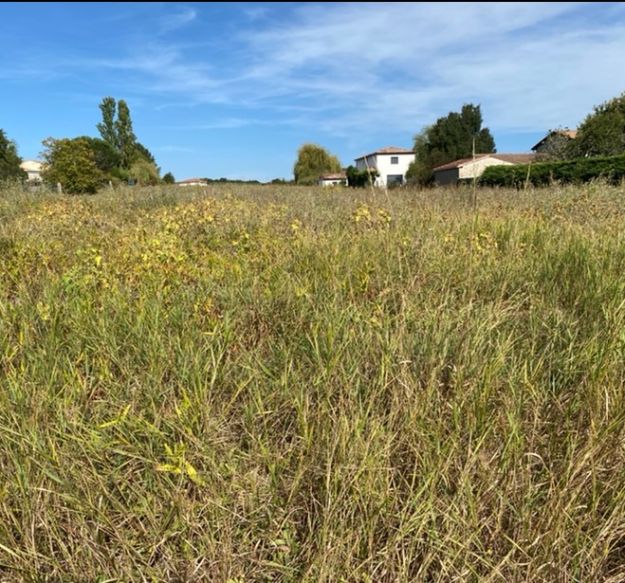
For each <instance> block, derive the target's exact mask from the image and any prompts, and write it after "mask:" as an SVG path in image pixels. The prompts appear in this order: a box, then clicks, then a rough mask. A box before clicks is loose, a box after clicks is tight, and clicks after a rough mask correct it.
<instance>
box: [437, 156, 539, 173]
mask: <svg viewBox="0 0 625 583" xmlns="http://www.w3.org/2000/svg"><path fill="white" fill-rule="evenodd" d="M535 157H536V156H535V154H476V155H475V160H476V161H477V160H481V159H482V158H496V159H497V160H502V161H503V162H510V163H511V164H529V163H530V162H532V161H533V160H534V158H535ZM471 162H473V157H471V158H460V159H459V160H454V161H453V162H447V164H442V165H441V166H437V167H436V168H434V170H433V172H439V171H442V170H453V169H454V168H462V167H463V166H466V165H467V164H470V163H471Z"/></svg>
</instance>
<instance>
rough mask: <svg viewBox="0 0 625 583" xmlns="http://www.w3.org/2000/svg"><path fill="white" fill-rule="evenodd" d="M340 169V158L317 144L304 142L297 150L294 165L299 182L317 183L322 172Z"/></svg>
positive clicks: (294, 173)
mask: <svg viewBox="0 0 625 583" xmlns="http://www.w3.org/2000/svg"><path fill="white" fill-rule="evenodd" d="M340 171H341V163H340V161H339V159H338V158H337V157H336V156H333V155H332V154H330V152H328V151H327V150H326V149H325V148H322V147H321V146H317V145H316V144H304V145H303V146H302V147H301V148H300V149H299V150H298V152H297V160H296V162H295V165H294V167H293V175H294V177H295V182H296V183H297V184H317V182H318V181H319V177H320V176H321V175H322V174H328V173H331V172H340Z"/></svg>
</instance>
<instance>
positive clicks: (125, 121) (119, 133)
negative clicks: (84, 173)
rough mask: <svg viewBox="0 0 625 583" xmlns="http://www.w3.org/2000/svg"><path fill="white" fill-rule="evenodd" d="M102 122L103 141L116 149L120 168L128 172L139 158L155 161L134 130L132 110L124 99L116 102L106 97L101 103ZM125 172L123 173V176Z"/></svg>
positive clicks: (99, 125)
mask: <svg viewBox="0 0 625 583" xmlns="http://www.w3.org/2000/svg"><path fill="white" fill-rule="evenodd" d="M100 111H101V112H102V121H101V122H100V123H99V124H97V128H98V131H99V132H100V136H102V140H103V141H104V142H106V143H107V144H109V145H110V146H111V147H112V148H114V149H115V151H116V152H117V155H118V157H119V163H118V167H119V169H120V170H122V171H127V170H129V169H130V167H131V166H132V164H133V162H135V161H136V160H137V159H139V158H144V159H147V160H148V161H149V162H153V163H155V161H154V156H152V154H151V152H150V151H149V150H148V149H147V148H146V147H145V146H143V145H142V144H139V143H138V142H137V138H136V136H135V133H134V131H133V129H132V118H131V117H130V108H129V107H128V104H127V103H126V101H124V100H123V99H120V100H119V101H115V98H114V97H105V98H104V99H102V102H101V103H100ZM123 173H124V172H122V174H123Z"/></svg>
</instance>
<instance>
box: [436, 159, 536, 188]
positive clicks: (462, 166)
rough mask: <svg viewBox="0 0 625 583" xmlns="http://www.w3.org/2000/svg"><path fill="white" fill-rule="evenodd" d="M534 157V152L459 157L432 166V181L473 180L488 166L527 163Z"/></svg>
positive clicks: (446, 183) (449, 183)
mask: <svg viewBox="0 0 625 583" xmlns="http://www.w3.org/2000/svg"><path fill="white" fill-rule="evenodd" d="M535 157H536V156H535V154H476V156H475V158H473V157H471V158H461V159H460V160H454V161H453V162H448V163H447V164H443V165H441V166H437V167H436V168H434V170H433V171H432V172H433V173H434V183H435V184H436V185H437V186H445V185H453V184H457V183H458V182H459V181H461V180H473V179H474V178H479V177H480V176H481V175H482V173H483V172H484V170H486V168H488V167H489V166H512V165H514V164H529V163H530V162H533V161H534V159H535Z"/></svg>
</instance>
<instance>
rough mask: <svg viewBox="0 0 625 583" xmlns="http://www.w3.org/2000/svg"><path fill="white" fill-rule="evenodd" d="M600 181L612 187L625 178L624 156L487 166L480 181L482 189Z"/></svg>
mask: <svg viewBox="0 0 625 583" xmlns="http://www.w3.org/2000/svg"><path fill="white" fill-rule="evenodd" d="M597 178H603V179H605V180H606V181H608V182H612V183H613V184H618V183H619V182H621V181H622V180H623V179H625V156H623V155H621V156H609V157H599V158H577V159H574V160H566V161H557V162H541V163H536V164H529V165H528V164H517V165H514V166H489V167H488V168H486V170H485V171H484V173H483V174H482V176H481V177H480V179H479V182H480V184H481V185H482V186H503V187H515V188H521V187H525V186H548V185H550V184H553V183H554V182H559V183H562V184H569V183H576V184H580V183H583V182H589V181H591V180H595V179H597Z"/></svg>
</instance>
